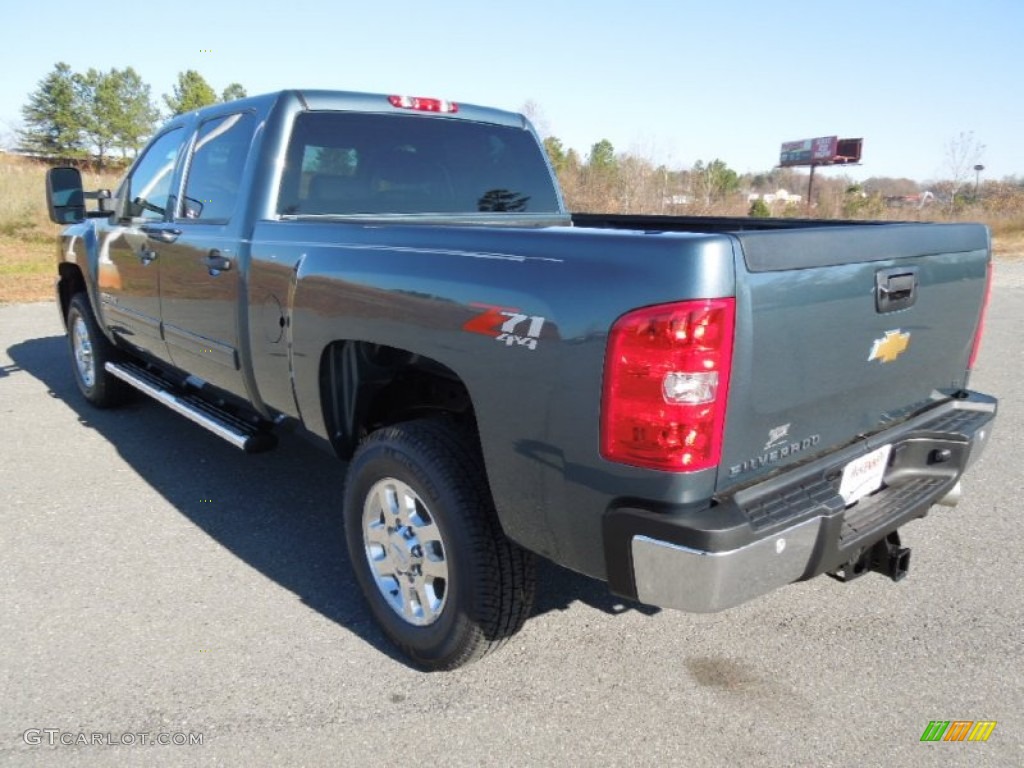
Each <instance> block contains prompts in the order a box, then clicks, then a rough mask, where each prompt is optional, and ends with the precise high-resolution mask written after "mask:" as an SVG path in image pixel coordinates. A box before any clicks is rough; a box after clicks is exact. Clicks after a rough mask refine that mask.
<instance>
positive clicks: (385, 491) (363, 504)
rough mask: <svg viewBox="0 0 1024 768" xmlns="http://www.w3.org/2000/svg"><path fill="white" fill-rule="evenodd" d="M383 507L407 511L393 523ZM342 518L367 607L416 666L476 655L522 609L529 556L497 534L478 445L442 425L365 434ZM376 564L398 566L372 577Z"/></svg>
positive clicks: (513, 623) (508, 629) (498, 640)
mask: <svg viewBox="0 0 1024 768" xmlns="http://www.w3.org/2000/svg"><path fill="white" fill-rule="evenodd" d="M392 493H394V494H395V499H394V500H393V501H394V506H392V505H391V501H392V499H391V494H392ZM399 496H401V501H402V503H401V504H400V503H399V501H400V500H399V498H398V497H399ZM403 504H404V507H403V506H402V505H403ZM385 506H388V508H389V509H402V510H404V511H402V512H400V513H399V514H398V515H396V516H395V517H394V518H389V515H390V512H386V511H385V510H384V507H385ZM378 513H380V514H378ZM402 514H404V515H405V516H406V518H407V519H406V523H407V524H406V525H404V526H402V525H399V524H398V522H399V519H400V517H401V515H402ZM344 516H345V536H346V540H347V543H348V551H349V555H350V557H351V560H352V567H353V570H354V571H355V574H356V578H357V580H358V582H359V586H360V587H361V589H362V592H363V595H364V596H365V597H366V599H367V602H368V603H369V606H370V610H371V612H372V613H373V616H374V618H375V619H376V620H377V623H378V624H379V625H380V626H381V628H382V629H383V630H384V632H385V634H387V636H388V637H389V638H390V639H391V640H392V641H393V642H394V643H395V644H396V645H397V646H398V647H399V648H400V649H401V650H402V651H403V653H405V655H406V656H407V657H408V658H409V659H410V660H411V661H412V662H413V664H414V665H416V666H417V667H419V668H421V669H426V670H439V669H454V668H456V667H459V666H462V665H463V664H467V663H469V662H472V661H475V660H477V659H479V658H481V657H482V656H484V655H485V654H487V653H488V652H490V651H493V650H495V649H496V648H498V647H499V646H501V645H502V643H504V642H505V641H506V640H507V639H508V638H510V637H511V636H512V635H514V634H515V633H516V632H518V631H519V629H520V628H521V627H522V625H523V622H525V621H526V618H527V617H528V616H529V614H530V610H531V608H532V606H533V596H534V592H535V586H536V582H535V571H534V557H533V555H532V554H530V553H529V552H527V551H526V550H524V549H522V548H521V547H519V546H518V545H516V544H515V543H513V542H512V541H510V540H509V539H508V538H506V537H505V534H504V533H503V532H502V530H501V526H500V525H499V523H498V518H497V515H496V514H495V511H494V505H493V502H492V500H491V494H490V490H489V489H488V487H487V482H486V475H485V472H484V469H483V464H482V461H481V460H480V457H479V453H478V451H477V450H476V447H475V445H474V441H473V439H472V438H471V437H470V436H468V435H466V434H464V433H463V432H462V431H461V430H459V429H457V428H456V427H455V426H454V425H453V424H451V423H449V422H448V421H446V420H443V419H429V420H421V421H411V422H405V423H402V424H397V425H394V426H390V427H385V428H383V429H380V430H378V431H376V432H374V433H373V434H371V435H370V436H369V437H367V438H366V439H365V440H364V441H363V443H362V444H361V445H360V447H359V449H358V450H357V451H356V454H355V456H354V457H353V459H352V462H351V464H350V465H349V469H348V476H347V478H346V483H345V507H344ZM378 521H379V522H378ZM389 522H390V523H392V524H391V525H389V524H388V523H389ZM433 537H436V539H435V538H433ZM380 541H383V542H385V543H383V544H381V543H378V542H380ZM387 542H391V543H387ZM417 548H418V549H419V554H417ZM372 559H373V560H374V562H377V563H378V569H380V570H387V569H388V568H392V567H393V568H394V569H396V572H395V573H394V574H393V575H392V576H386V575H385V576H381V578H380V579H378V576H377V575H375V574H377V573H378V571H375V570H374V567H373V566H372V565H371V560H372ZM417 563H418V565H417ZM406 567H407V568H408V570H407V571H403V568H406ZM417 568H418V569H419V571H418V573H417ZM424 568H427V569H429V570H430V571H433V573H434V575H433V576H431V575H429V574H425V573H424ZM441 571H443V573H444V577H443V578H439V577H438V576H437V573H439V572H441ZM428 582H429V583H428ZM378 583H380V584H381V586H378ZM413 595H417V596H419V597H426V599H425V600H424V599H419V600H417V599H416V598H414V597H413ZM399 606H401V607H399Z"/></svg>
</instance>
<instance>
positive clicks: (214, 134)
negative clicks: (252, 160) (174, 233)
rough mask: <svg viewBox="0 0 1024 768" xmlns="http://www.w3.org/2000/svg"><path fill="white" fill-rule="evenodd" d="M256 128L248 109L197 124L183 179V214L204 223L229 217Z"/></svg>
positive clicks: (253, 118)
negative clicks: (192, 147) (197, 129)
mask: <svg viewBox="0 0 1024 768" xmlns="http://www.w3.org/2000/svg"><path fill="white" fill-rule="evenodd" d="M255 130H256V117H255V115H253V114H252V113H251V112H241V113H237V114H234V115H225V116H223V117H216V118H214V119H212V120H208V121H206V122H205V123H203V124H202V125H201V126H200V128H199V133H198V135H197V136H196V142H195V148H194V149H193V151H192V158H191V160H190V161H189V166H188V177H187V180H186V182H185V199H184V201H183V206H182V213H181V215H182V216H183V217H184V218H186V219H189V220H191V221H198V222H207V223H223V222H226V221H228V219H230V218H231V215H232V213H234V210H235V207H236V205H237V204H238V199H239V197H240V195H241V189H242V173H243V172H244V171H245V160H246V157H247V156H248V154H249V145H250V144H251V143H252V136H253V133H254V132H255Z"/></svg>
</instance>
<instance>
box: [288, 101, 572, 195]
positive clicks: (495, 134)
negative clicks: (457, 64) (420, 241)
mask: <svg viewBox="0 0 1024 768" xmlns="http://www.w3.org/2000/svg"><path fill="white" fill-rule="evenodd" d="M277 212H278V213H280V214H298V215H301V214H340V215H344V214H361V213H363V214H378V213H455V214H465V213H497V212H507V213H559V207H558V198H557V196H556V193H555V188H554V183H553V181H552V179H551V175H550V173H549V171H548V168H547V165H546V164H545V162H544V160H543V155H542V153H541V151H540V149H539V147H538V145H537V142H536V140H535V139H534V137H533V135H532V134H531V133H530V132H528V131H526V130H523V129H521V128H514V127H509V126H501V125H492V124H487V123H476V122H470V121H468V120H454V119H451V118H441V117H421V116H406V115H367V114H356V113H348V112H307V113H304V114H302V115H299V116H298V117H297V118H296V121H295V125H294V128H293V132H292V137H291V141H290V144H289V148H288V155H287V165H286V168H285V173H284V175H283V179H282V184H281V190H280V194H279V196H278V205H277Z"/></svg>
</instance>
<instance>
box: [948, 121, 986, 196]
mask: <svg viewBox="0 0 1024 768" xmlns="http://www.w3.org/2000/svg"><path fill="white" fill-rule="evenodd" d="M984 154H985V145H984V144H982V143H981V142H979V141H978V140H977V139H976V138H974V131H961V132H960V134H959V135H958V136H955V137H954V138H952V139H950V140H949V143H948V144H947V145H946V171H947V172H948V173H949V189H950V193H949V210H950V211H952V210H953V209H954V207H955V206H956V196H957V195H958V194H959V193H960V190H961V189H963V187H964V186H965V185H966V184H967V182H968V180H969V179H970V178H971V174H973V173H974V166H976V165H978V164H979V163H980V161H981V157H982V155H984Z"/></svg>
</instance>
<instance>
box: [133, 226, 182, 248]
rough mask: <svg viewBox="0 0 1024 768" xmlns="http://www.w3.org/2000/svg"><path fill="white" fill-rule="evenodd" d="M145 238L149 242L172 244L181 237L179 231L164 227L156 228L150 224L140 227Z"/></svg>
mask: <svg viewBox="0 0 1024 768" xmlns="http://www.w3.org/2000/svg"><path fill="white" fill-rule="evenodd" d="M141 229H142V231H143V232H144V233H145V235H146V237H148V238H150V239H151V240H157V241H159V242H161V243H173V242H174V241H175V240H177V239H178V238H179V237H180V236H181V230H180V229H168V228H166V227H157V226H154V225H152V224H146V225H144V226H143V227H141Z"/></svg>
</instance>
